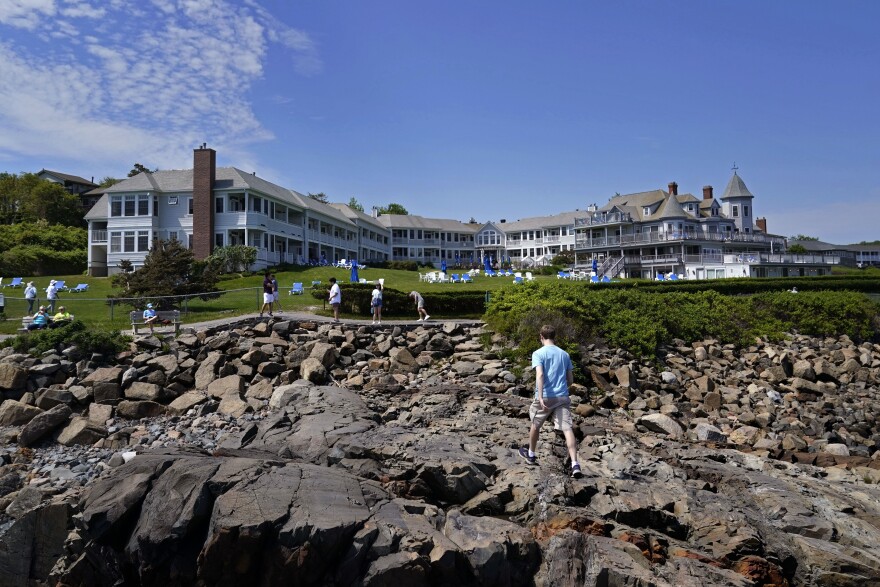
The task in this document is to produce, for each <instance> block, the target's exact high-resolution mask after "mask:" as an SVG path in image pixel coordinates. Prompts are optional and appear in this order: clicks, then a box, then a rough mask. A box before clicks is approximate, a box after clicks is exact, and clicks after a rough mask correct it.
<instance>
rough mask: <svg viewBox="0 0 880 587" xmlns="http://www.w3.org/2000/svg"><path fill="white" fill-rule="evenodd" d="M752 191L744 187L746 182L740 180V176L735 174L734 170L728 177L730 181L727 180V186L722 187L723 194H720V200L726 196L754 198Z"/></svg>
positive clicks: (726, 197)
mask: <svg viewBox="0 0 880 587" xmlns="http://www.w3.org/2000/svg"><path fill="white" fill-rule="evenodd" d="M754 197H755V196H753V195H752V192H750V191H749V188H747V187H746V183H745V182H744V181H743V180H742V178H741V177H740V176H739V175H737V174H736V170H734V172H733V177H731V178H730V181H729V182H727V187H726V188H724V195H723V196H721V199H722V200H726V199H728V198H754Z"/></svg>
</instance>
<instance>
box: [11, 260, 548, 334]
mask: <svg viewBox="0 0 880 587" xmlns="http://www.w3.org/2000/svg"><path fill="white" fill-rule="evenodd" d="M450 273H451V272H450ZM359 274H360V277H361V278H364V279H368V280H376V279H380V278H384V279H385V286H386V287H390V288H393V289H397V290H401V291H406V292H408V291H411V290H418V291H420V292H430V291H449V290H450V289H452V290H476V291H493V290H497V289H500V288H502V287H505V286H512V281H513V280H512V278H507V277H504V278H495V277H491V278H490V277H485V276H482V275H479V276H477V277H476V278H475V281H474V283H472V284H463V283H455V284H453V283H445V284H440V283H437V284H431V283H423V282H420V281H419V275H418V273H416V272H414V271H397V270H390V269H371V268H367V269H365V270H363V269H362V270H360V271H359ZM330 277H336V279H338V280H339V281H340V282H347V281H348V280H349V278H350V272H349V271H348V270H345V269H335V268H332V267H314V268H308V269H295V270H291V271H281V272H277V273H276V278H277V279H278V285H279V288H280V289H281V307H282V308H283V309H284V310H286V311H295V312H316V313H322V314H326V312H324V311H323V306H322V304H321V301H320V300H317V299H315V298H314V297H312V295H311V292H310V290H309V288H310V287H311V284H312V281H316V280H320V281H321V282H322V283H324V284H327V282H328V280H329V279H330ZM55 279H59V280H61V279H63V280H65V281H66V282H67V283H66V285H69V286H75V285H76V284H78V283H87V284H89V291H88V292H86V293H61V294H60V300H61V301H60V302H59V304H58V305H64V306H66V307H67V309H68V311H70V312H71V313H72V314H74V315H75V316H76V317H77V319H80V320H84V321H86V322H87V323H89V324H92V325H96V326H100V327H103V328H108V329H109V328H117V329H126V328H128V326H129V324H130V322H129V319H128V312H129V311H131V310H132V308H131V306H125V305H122V306H120V305H116V306H115V307H114V308H113V319H112V320H111V317H110V305H109V304H108V303H107V297H108V296H110V295H113V294H114V293H115V290H114V288H113V287H112V285H111V284H110V280H109V279H108V278H104V277H83V276H82V275H72V276H58V277H56V278H55ZM536 279H554V280H555V279H556V277H553V276H549V277H548V276H544V277H541V276H536ZM28 280H33V281H34V284H35V285H36V286H37V295H38V297H40V298H45V289H46V286H47V285H48V284H49V278H46V277H31V278H25V279H24V280H23V281H24V283H27V281H28ZM4 281H6V280H5V279H4ZM295 281H301V282H302V283H303V286H304V287H305V295H301V296H289V295H287V291H288V290H289V289H290V287H291V285H292V284H293V282H295ZM262 282H263V278H262V276H261V275H253V276H249V277H239V278H235V279H227V280H224V281H221V282H220V283H219V284H218V287H219V289H221V290H223V291H227V292H229V293H227V294H225V295H223V296H221V297H220V298H218V299H215V300H209V301H202V300H191V301H189V302H188V303H187V306H186V309H187V313H186V315H185V316H184V317H183V321H184V322H200V321H204V320H212V319H216V318H224V317H229V316H237V315H240V314H249V313H255V312H257V311H258V309H259V305H258V304H259V302H260V301H261V289H260V288H261V286H262ZM0 293H3V294H4V295H5V296H6V316H7V320H6V321H5V322H0V333H5V334H10V333H14V332H15V331H16V329H17V328H19V327H20V326H21V316H23V315H24V313H25V310H27V304H26V302H25V301H24V299H23V298H24V289H23V288H17V289H9V288H3V289H0ZM348 317H350V318H366V317H365V316H348ZM413 317H415V315H414V316H413ZM437 317H438V318H439V317H441V316H437Z"/></svg>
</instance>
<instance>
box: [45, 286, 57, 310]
mask: <svg viewBox="0 0 880 587" xmlns="http://www.w3.org/2000/svg"><path fill="white" fill-rule="evenodd" d="M55 283H56V282H55V280H54V279H53V280H52V281H50V282H49V287H47V288H46V298H47V299H48V300H49V313H50V314H54V313H55V302H57V301H58V288H57V287H55Z"/></svg>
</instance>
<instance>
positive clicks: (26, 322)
mask: <svg viewBox="0 0 880 587" xmlns="http://www.w3.org/2000/svg"><path fill="white" fill-rule="evenodd" d="M33 322H34V317H33V316H22V317H21V328H19V329H18V331H19V332H28V326H30V325H31V324H32V323H33ZM70 322H73V314H71V315H70ZM46 328H52V319H51V316H50V317H49V324H48V325H47V326H46Z"/></svg>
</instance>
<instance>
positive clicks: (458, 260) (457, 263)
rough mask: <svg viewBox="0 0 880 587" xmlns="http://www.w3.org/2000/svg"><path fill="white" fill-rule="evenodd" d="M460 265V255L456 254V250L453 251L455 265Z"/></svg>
mask: <svg viewBox="0 0 880 587" xmlns="http://www.w3.org/2000/svg"><path fill="white" fill-rule="evenodd" d="M459 265H461V255H459V254H458V251H455V266H456V267H458V266H459Z"/></svg>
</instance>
